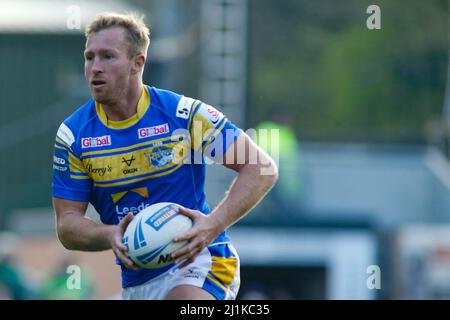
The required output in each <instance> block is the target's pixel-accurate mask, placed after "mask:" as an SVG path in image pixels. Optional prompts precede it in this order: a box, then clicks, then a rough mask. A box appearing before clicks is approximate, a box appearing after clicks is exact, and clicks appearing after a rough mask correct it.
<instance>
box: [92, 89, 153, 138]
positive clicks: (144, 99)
mask: <svg viewBox="0 0 450 320" xmlns="http://www.w3.org/2000/svg"><path fill="white" fill-rule="evenodd" d="M149 107H150V93H149V92H148V88H147V86H146V85H144V86H143V90H142V93H141V97H140V98H139V102H138V104H137V113H136V114H135V115H134V116H132V117H131V118H128V119H126V120H121V121H112V120H108V117H107V116H106V113H105V110H104V109H103V106H102V105H101V103H98V102H97V101H95V111H96V112H97V116H98V118H99V119H100V121H101V122H102V123H103V124H104V125H105V126H107V127H108V128H110V129H127V128H130V127H132V126H134V125H135V124H136V123H137V122H138V121H139V120H141V118H142V117H143V116H144V114H145V113H146V112H147V110H148V108H149Z"/></svg>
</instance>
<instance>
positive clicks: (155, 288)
mask: <svg viewBox="0 0 450 320" xmlns="http://www.w3.org/2000/svg"><path fill="white" fill-rule="evenodd" d="M239 270H240V261H239V256H238V255H237V253H236V250H235V249H234V247H233V245H232V244H230V243H228V242H226V243H225V242H222V243H214V244H212V245H210V246H208V247H207V248H205V249H203V251H202V252H201V253H200V254H199V255H198V256H197V258H196V259H195V261H194V262H192V263H191V264H189V265H187V266H185V267H184V268H181V269H180V268H179V267H178V266H175V267H174V268H172V269H170V270H169V271H167V272H165V273H163V274H162V275H160V276H158V277H156V278H154V279H152V280H150V281H148V282H146V283H144V284H142V285H139V286H135V287H129V288H125V289H123V290H122V298H123V299H124V300H162V299H164V298H165V297H166V296H167V294H168V293H169V292H170V291H171V290H172V289H173V288H175V287H177V286H180V285H191V286H195V287H199V288H202V289H204V290H205V291H207V292H209V293H210V294H212V295H213V296H214V297H215V298H216V299H217V300H234V299H236V296H237V293H238V291H239V286H240V272H239Z"/></svg>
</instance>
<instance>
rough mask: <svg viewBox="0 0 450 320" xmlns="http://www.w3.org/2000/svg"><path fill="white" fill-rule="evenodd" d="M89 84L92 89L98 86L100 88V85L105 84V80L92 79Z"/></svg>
mask: <svg viewBox="0 0 450 320" xmlns="http://www.w3.org/2000/svg"><path fill="white" fill-rule="evenodd" d="M91 86H92V88H94V89H99V88H102V87H104V86H106V81H103V80H93V81H91Z"/></svg>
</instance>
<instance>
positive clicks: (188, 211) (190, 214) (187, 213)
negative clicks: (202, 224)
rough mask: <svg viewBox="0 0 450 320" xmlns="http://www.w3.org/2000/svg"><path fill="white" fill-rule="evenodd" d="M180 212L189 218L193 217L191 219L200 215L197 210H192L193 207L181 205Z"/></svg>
mask: <svg viewBox="0 0 450 320" xmlns="http://www.w3.org/2000/svg"><path fill="white" fill-rule="evenodd" d="M178 212H179V213H181V214H182V215H184V216H186V217H188V218H191V219H195V218H197V217H198V215H199V213H198V212H197V211H195V210H191V209H188V208H185V207H180V208H179V211H178Z"/></svg>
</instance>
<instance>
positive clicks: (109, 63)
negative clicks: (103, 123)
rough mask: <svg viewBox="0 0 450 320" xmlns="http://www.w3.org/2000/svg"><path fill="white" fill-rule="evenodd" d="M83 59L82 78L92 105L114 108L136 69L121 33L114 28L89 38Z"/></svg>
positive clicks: (122, 31)
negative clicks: (98, 104) (87, 85)
mask: <svg viewBox="0 0 450 320" xmlns="http://www.w3.org/2000/svg"><path fill="white" fill-rule="evenodd" d="M84 58H85V65H84V74H85V77H86V80H87V82H88V84H89V87H90V89H91V93H92V96H93V97H94V99H95V100H96V101H98V102H100V103H102V104H106V105H108V104H114V103H116V102H117V101H119V99H120V98H121V97H122V96H125V95H126V93H127V92H128V90H129V86H130V83H131V82H130V79H131V77H132V76H133V75H135V74H136V70H135V69H136V65H135V61H134V59H133V58H130V57H129V56H128V43H127V41H126V40H125V30H124V29H122V28H120V27H114V28H109V29H105V30H101V31H99V32H97V33H93V34H91V35H89V37H88V39H87V41H86V50H85V52H84Z"/></svg>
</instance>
